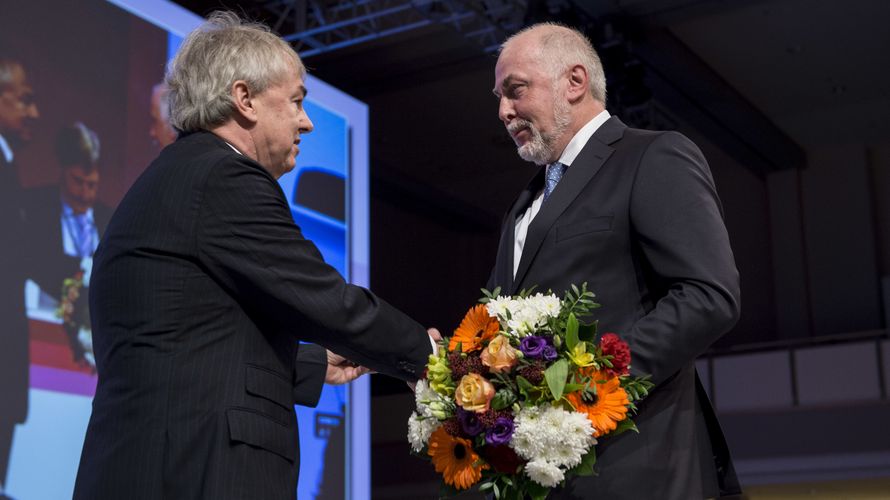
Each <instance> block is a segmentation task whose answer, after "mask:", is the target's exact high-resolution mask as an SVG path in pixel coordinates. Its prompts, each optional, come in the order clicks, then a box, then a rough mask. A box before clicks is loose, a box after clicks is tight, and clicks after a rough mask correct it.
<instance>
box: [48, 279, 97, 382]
mask: <svg viewBox="0 0 890 500" xmlns="http://www.w3.org/2000/svg"><path fill="white" fill-rule="evenodd" d="M83 274H84V273H83V271H78V272H77V273H76V274H75V275H74V276H72V277H70V278H65V280H64V281H63V282H62V297H61V301H60V302H59V308H58V309H57V310H56V316H58V317H59V318H60V319H61V320H62V328H63V329H64V330H65V335H66V336H67V337H68V343H69V345H70V346H71V353H72V356H73V358H74V362H75V363H77V364H79V365H81V366H84V367H85V368H87V369H89V370H90V371H92V372H95V371H96V358H95V355H94V354H93V332H92V329H91V328H90V310H89V305H88V304H87V300H86V299H87V296H86V295H85V294H84V292H83V288H84V283H83Z"/></svg>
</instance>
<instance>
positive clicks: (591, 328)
mask: <svg viewBox="0 0 890 500" xmlns="http://www.w3.org/2000/svg"><path fill="white" fill-rule="evenodd" d="M595 338H596V321H594V322H593V323H590V324H589V325H581V326H579V327H578V339H579V340H585V341H587V342H590V343H593V341H594V339H595Z"/></svg>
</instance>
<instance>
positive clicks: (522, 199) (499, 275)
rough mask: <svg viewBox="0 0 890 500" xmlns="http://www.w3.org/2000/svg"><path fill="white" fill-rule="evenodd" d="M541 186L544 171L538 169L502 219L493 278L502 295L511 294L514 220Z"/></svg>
mask: <svg viewBox="0 0 890 500" xmlns="http://www.w3.org/2000/svg"><path fill="white" fill-rule="evenodd" d="M543 184H544V169H543V168H540V169H538V171H537V173H536V174H535V176H534V177H532V180H531V181H530V182H529V183H528V185H527V186H526V187H525V189H523V190H522V191H521V192H520V193H519V196H517V198H516V201H514V202H513V205H512V206H511V208H510V211H509V212H508V213H507V216H506V217H505V219H504V224H503V227H502V228H501V240H500V244H499V246H498V254H497V261H496V264H495V265H496V269H495V276H494V278H495V281H494V286H500V287H502V291H501V293H502V294H512V293H513V249H514V248H515V247H516V238H515V236H516V218H517V217H519V215H520V214H522V213H523V212H524V211H525V210H526V209H527V208H528V206H529V205H530V204H531V202H532V200H533V199H534V197H535V194H537V192H538V191H540V190H541V187H542V186H543Z"/></svg>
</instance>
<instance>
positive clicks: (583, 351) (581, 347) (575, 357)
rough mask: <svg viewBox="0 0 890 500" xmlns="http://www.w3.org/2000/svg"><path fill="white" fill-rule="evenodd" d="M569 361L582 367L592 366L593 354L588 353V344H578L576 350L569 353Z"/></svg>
mask: <svg viewBox="0 0 890 500" xmlns="http://www.w3.org/2000/svg"><path fill="white" fill-rule="evenodd" d="M569 359H571V360H572V363H575V364H576V365H578V366H581V367H584V366H590V365H592V364H593V353H589V352H587V342H578V343H577V344H576V345H575V348H574V349H572V350H570V351H569Z"/></svg>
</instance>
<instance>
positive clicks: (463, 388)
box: [454, 373, 494, 413]
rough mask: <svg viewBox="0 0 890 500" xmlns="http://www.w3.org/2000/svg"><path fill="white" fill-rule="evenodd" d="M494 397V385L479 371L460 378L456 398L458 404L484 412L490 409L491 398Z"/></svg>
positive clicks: (464, 407) (470, 409)
mask: <svg viewBox="0 0 890 500" xmlns="http://www.w3.org/2000/svg"><path fill="white" fill-rule="evenodd" d="M493 397H494V386H493V385H491V382H489V381H488V380H485V378H484V377H482V376H481V375H479V374H477V373H469V374H467V375H464V376H463V378H461V379H460V383H459V384H457V390H456V391H455V394H454V400H455V402H456V403H457V405H458V406H460V407H461V408H463V409H464V410H467V411H475V412H478V413H482V412H484V411H488V406H489V404H490V403H491V398H493Z"/></svg>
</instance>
